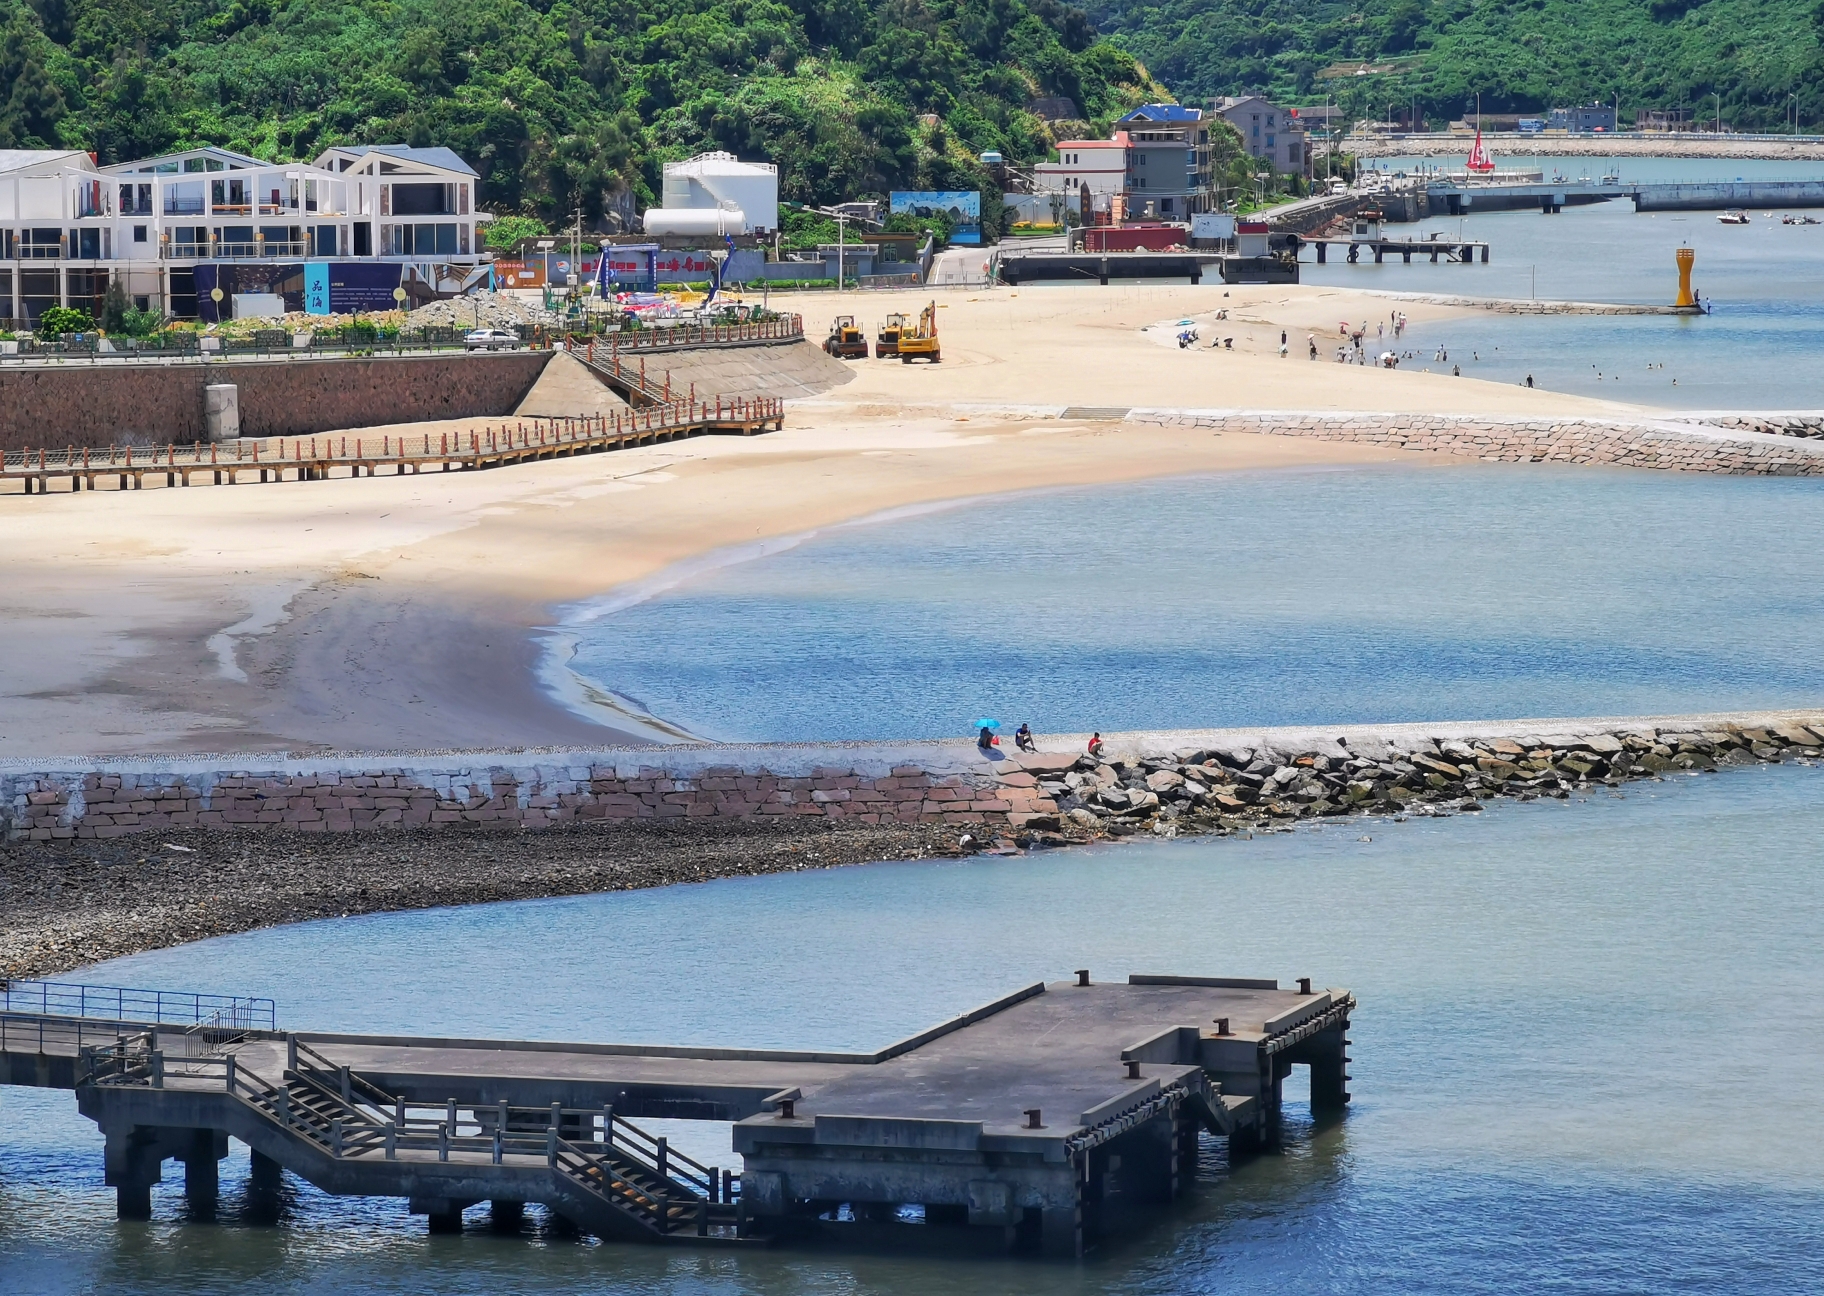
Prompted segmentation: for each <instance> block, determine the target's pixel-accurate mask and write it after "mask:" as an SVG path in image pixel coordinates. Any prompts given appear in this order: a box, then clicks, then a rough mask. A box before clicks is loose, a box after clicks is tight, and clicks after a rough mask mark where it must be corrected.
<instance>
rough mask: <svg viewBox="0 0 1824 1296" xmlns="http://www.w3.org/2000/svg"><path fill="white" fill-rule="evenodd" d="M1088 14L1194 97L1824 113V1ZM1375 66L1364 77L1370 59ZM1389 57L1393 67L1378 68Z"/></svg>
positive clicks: (1316, 4)
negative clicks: (1260, 93)
mask: <svg viewBox="0 0 1824 1296" xmlns="http://www.w3.org/2000/svg"><path fill="white" fill-rule="evenodd" d="M1090 14H1091V17H1092V18H1093V19H1094V20H1095V22H1096V23H1097V25H1098V26H1099V28H1100V29H1101V31H1102V32H1103V33H1104V34H1105V35H1111V36H1113V37H1114V38H1115V39H1117V40H1119V41H1120V42H1121V43H1122V44H1123V45H1125V46H1126V47H1127V48H1128V49H1130V50H1131V51H1133V53H1134V54H1135V55H1136V56H1138V57H1139V58H1140V59H1141V60H1142V61H1143V62H1144V63H1145V64H1146V66H1147V67H1148V68H1149V69H1150V70H1151V71H1152V73H1153V75H1154V76H1156V77H1158V78H1159V79H1160V80H1161V81H1163V82H1165V84H1167V85H1168V86H1170V87H1171V88H1172V89H1173V90H1174V91H1175V92H1177V94H1178V95H1179V96H1180V97H1181V98H1184V99H1185V100H1187V101H1189V100H1192V99H1195V98H1199V97H1202V96H1207V95H1215V94H1229V93H1233V92H1235V91H1237V90H1241V89H1265V90H1270V91H1272V92H1274V93H1276V94H1278V95H1281V96H1283V97H1285V98H1287V99H1289V100H1294V101H1297V102H1302V103H1322V102H1324V100H1325V98H1326V96H1329V97H1331V98H1333V99H1334V101H1335V102H1337V103H1340V104H1342V105H1344V106H1346V107H1348V108H1350V109H1352V110H1354V111H1355V112H1358V113H1362V114H1368V115H1373V116H1376V117H1380V116H1384V115H1385V114H1386V112H1387V109H1388V106H1389V105H1393V106H1394V107H1395V109H1396V110H1397V109H1398V108H1400V107H1402V106H1406V105H1410V104H1412V103H1414V102H1415V101H1416V102H1417V104H1418V105H1419V107H1420V109H1421V111H1422V112H1424V114H1425V115H1426V117H1427V118H1428V119H1430V120H1431V121H1432V122H1433V123H1434V124H1436V123H1438V122H1440V121H1442V120H1448V119H1450V118H1453V117H1461V116H1462V115H1463V113H1464V111H1465V110H1466V109H1471V108H1473V105H1474V102H1475V97H1476V95H1477V94H1478V93H1480V94H1481V96H1482V106H1483V108H1484V109H1485V110H1486V111H1489V112H1503V111H1513V110H1534V109H1543V108H1549V107H1552V106H1554V105H1570V104H1575V103H1578V102H1584V103H1587V102H1590V101H1592V100H1601V101H1603V102H1605V103H1607V102H1614V101H1615V99H1616V97H1617V96H1619V97H1620V101H1621V112H1622V117H1623V120H1624V121H1625V120H1631V119H1632V118H1633V116H1634V112H1635V110H1636V109H1639V108H1676V107H1689V108H1693V109H1695V110H1696V111H1697V113H1698V115H1699V116H1702V117H1705V118H1711V117H1713V115H1714V113H1715V112H1716V105H1717V100H1716V98H1715V96H1717V95H1718V94H1720V95H1721V104H1722V115H1723V120H1724V121H1725V122H1727V123H1729V124H1731V125H1733V126H1735V127H1736V128H1737V129H1749V128H1760V129H1774V130H1781V129H1785V123H1786V122H1787V120H1788V117H1787V114H1788V111H1789V109H1790V108H1791V107H1792V106H1793V104H1794V100H1793V99H1792V98H1790V97H1789V96H1793V95H1796V96H1797V100H1796V106H1797V108H1798V115H1799V121H1800V123H1801V126H1802V128H1803V127H1811V128H1814V129H1815V128H1817V127H1819V126H1820V125H1821V124H1824V75H1820V74H1821V73H1824V60H1821V59H1820V54H1819V37H1820V32H1821V31H1824V0H1094V3H1092V4H1091V5H1090ZM1364 64H1366V65H1368V66H1369V67H1370V68H1372V69H1376V70H1374V71H1371V72H1370V73H1369V74H1367V75H1357V73H1358V72H1359V71H1360V69H1361V68H1362V67H1363V65H1364ZM1383 69H1384V70H1383Z"/></svg>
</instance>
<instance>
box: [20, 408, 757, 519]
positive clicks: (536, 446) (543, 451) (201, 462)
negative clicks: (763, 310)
mask: <svg viewBox="0 0 1824 1296" xmlns="http://www.w3.org/2000/svg"><path fill="white" fill-rule="evenodd" d="M784 418H785V409H784V404H783V402H781V401H778V400H774V399H771V398H767V397H759V398H753V399H747V398H718V399H713V400H710V399H693V398H688V397H687V398H686V399H684V400H673V401H668V402H666V403H663V404H656V405H647V406H644V407H636V408H633V409H629V410H628V411H626V412H625V413H618V414H612V415H609V414H604V415H598V416H594V417H587V418H530V419H513V420H509V421H503V422H500V423H495V424H489V425H488V426H487V427H485V428H482V429H477V430H474V431H471V432H469V433H467V434H462V433H456V434H452V433H448V432H443V433H438V434H436V435H432V434H430V433H425V434H424V435H422V436H416V437H414V436H410V435H403V436H393V435H391V434H386V435H382V436H363V435H361V434H360V433H356V434H354V435H353V436H349V435H346V434H339V435H328V436H316V437H276V438H270V439H254V438H244V439H242V440H238V441H228V442H223V443H221V444H219V445H218V444H203V443H200V442H198V443H194V444H189V445H165V446H108V447H106V448H103V449H89V448H76V447H65V448H62V449H56V450H51V449H44V448H41V449H36V450H23V451H12V452H9V453H8V454H6V455H5V457H4V467H0V483H11V482H18V483H21V484H22V486H23V488H24V491H25V493H26V494H28V495H33V494H45V493H48V492H51V491H61V492H68V491H80V490H103V489H113V490H142V489H144V488H145V487H146V486H148V485H152V486H190V485H195V484H203V485H216V486H223V485H227V486H232V485H236V484H240V483H244V482H282V481H327V480H329V479H330V478H331V477H373V476H377V475H379V474H382V473H390V474H404V473H420V472H426V471H436V472H451V471H462V470H468V469H475V468H498V467H500V466H501V465H503V464H514V463H526V462H529V461H532V460H538V459H554V458H559V457H562V456H568V455H577V454H594V453H598V452H600V451H604V450H621V449H624V448H626V447H628V446H639V445H651V444H653V443H655V442H659V441H676V440H681V439H683V438H685V437H693V436H704V435H713V434H722V435H733V436H752V435H754V434H756V433H760V432H769V431H776V430H777V429H778V428H779V427H780V426H782V424H783V422H784Z"/></svg>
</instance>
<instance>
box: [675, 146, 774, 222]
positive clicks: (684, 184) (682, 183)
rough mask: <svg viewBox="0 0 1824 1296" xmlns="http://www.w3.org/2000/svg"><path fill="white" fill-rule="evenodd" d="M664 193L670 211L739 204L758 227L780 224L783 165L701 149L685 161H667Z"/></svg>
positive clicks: (749, 219)
mask: <svg viewBox="0 0 1824 1296" xmlns="http://www.w3.org/2000/svg"><path fill="white" fill-rule="evenodd" d="M662 193H663V195H664V204H663V205H664V208H665V210H667V211H670V210H672V209H673V208H679V207H715V206H724V207H738V208H740V209H741V210H742V211H743V212H745V213H747V219H748V224H749V228H750V229H752V230H754V231H762V230H773V229H777V228H778V227H779V168H778V167H776V166H774V165H772V163H770V162H743V161H742V160H741V159H740V158H738V157H736V156H735V155H734V154H733V153H699V154H698V155H697V156H696V157H693V158H691V159H689V160H688V161H685V162H667V163H666V164H665V180H664V185H663V188H662Z"/></svg>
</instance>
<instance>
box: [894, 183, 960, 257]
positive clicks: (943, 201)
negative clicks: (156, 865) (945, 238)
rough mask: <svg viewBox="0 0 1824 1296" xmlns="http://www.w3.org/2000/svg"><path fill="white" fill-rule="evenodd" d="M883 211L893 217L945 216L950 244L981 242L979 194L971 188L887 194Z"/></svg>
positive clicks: (905, 191)
mask: <svg viewBox="0 0 1824 1296" xmlns="http://www.w3.org/2000/svg"><path fill="white" fill-rule="evenodd" d="M887 211H888V213H889V214H890V215H893V216H901V215H905V216H932V215H942V216H947V217H948V218H949V219H950V241H951V242H952V243H966V244H974V243H980V242H981V241H982V195H981V194H980V193H979V192H977V191H976V190H974V189H958V190H907V189H896V190H894V191H893V192H892V193H890V194H888V195H887Z"/></svg>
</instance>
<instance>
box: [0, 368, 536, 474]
mask: <svg viewBox="0 0 1824 1296" xmlns="http://www.w3.org/2000/svg"><path fill="white" fill-rule="evenodd" d="M551 356H552V353H551V352H549V351H511V352H486V353H477V354H474V355H467V354H459V353H443V354H432V355H419V356H372V357H344V356H334V357H330V356H314V357H309V358H303V359H288V360H286V359H281V360H232V361H207V362H205V361H201V360H172V361H145V362H133V361H119V362H113V361H108V362H97V363H94V364H88V363H69V364H46V365H37V364H31V365H7V366H6V367H4V368H3V369H0V449H4V450H22V449H38V448H39V447H44V448H47V449H62V448H63V447H65V446H79V447H80V446H88V447H99V446H108V445H128V444H132V445H152V444H157V445H164V444H166V443H168V442H172V441H180V442H187V441H199V440H202V439H203V438H204V435H205V428H204V423H203V388H204V387H205V386H206V385H208V384H210V383H233V384H234V385H235V386H236V387H237V388H239V395H240V411H241V431H242V434H243V435H245V436H250V437H274V436H309V435H312V434H313V433H317V432H327V431H331V430H333V429H337V428H356V427H378V426H380V425H382V424H387V423H418V422H424V421H426V420H431V419H451V418H486V417H502V416H505V415H507V414H510V413H512V412H513V410H514V409H515V408H516V407H517V406H518V405H519V402H520V401H521V400H522V399H523V398H524V397H525V395H526V393H527V392H528V391H529V390H531V387H532V384H533V383H534V382H535V381H537V379H538V376H539V374H540V373H542V372H543V371H544V368H545V365H546V364H547V363H548V362H549V361H550V359H551Z"/></svg>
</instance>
